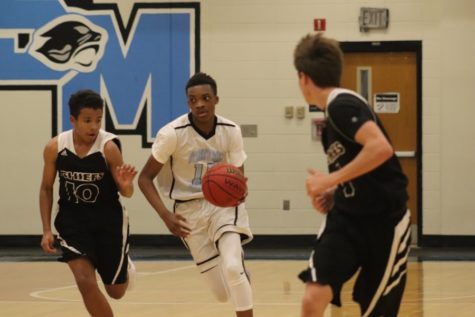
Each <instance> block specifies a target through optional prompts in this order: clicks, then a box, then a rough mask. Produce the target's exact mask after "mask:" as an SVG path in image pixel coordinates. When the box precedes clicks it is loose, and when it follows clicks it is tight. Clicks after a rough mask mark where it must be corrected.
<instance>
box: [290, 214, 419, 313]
mask: <svg viewBox="0 0 475 317" xmlns="http://www.w3.org/2000/svg"><path fill="white" fill-rule="evenodd" d="M402 214H403V216H402V218H401V217H400V216H398V219H396V220H391V219H386V220H371V221H358V222H355V221H353V219H348V218H345V217H344V216H341V215H339V214H338V213H337V212H331V213H329V214H328V215H327V217H326V220H325V222H324V223H323V224H322V229H323V230H322V231H321V233H320V234H319V236H318V237H317V240H316V241H315V245H314V249H313V251H312V253H311V255H310V259H309V266H308V268H307V269H306V270H304V271H303V272H301V273H300V274H299V278H300V279H301V280H302V281H303V282H305V283H319V284H322V285H329V286H330V287H331V288H332V292H333V299H332V303H333V304H335V305H337V306H341V298H340V293H341V288H342V286H343V284H344V283H345V282H346V281H348V280H349V279H350V278H351V277H352V276H353V275H354V274H355V273H356V272H357V271H358V270H360V271H359V274H358V277H357V279H356V282H355V286H354V289H353V299H354V300H355V301H356V302H357V303H358V304H359V306H360V308H361V316H364V317H376V316H377V317H380V316H383V317H395V316H397V313H398V311H399V306H400V302H401V299H402V294H403V291H404V287H405V282H406V272H407V258H408V254H409V248H410V242H411V240H410V213H409V211H407V212H402Z"/></svg>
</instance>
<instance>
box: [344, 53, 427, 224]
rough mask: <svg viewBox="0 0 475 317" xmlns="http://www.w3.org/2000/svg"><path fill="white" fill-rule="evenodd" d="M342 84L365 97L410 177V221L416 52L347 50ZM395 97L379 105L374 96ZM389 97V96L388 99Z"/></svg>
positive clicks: (414, 202) (414, 184)
mask: <svg viewBox="0 0 475 317" xmlns="http://www.w3.org/2000/svg"><path fill="white" fill-rule="evenodd" d="M342 87H344V88H348V89H352V90H355V91H358V92H359V93H360V94H362V95H363V96H364V97H366V98H367V99H368V102H369V103H370V105H371V107H373V109H374V110H375V111H376V112H377V114H378V116H379V118H380V119H381V121H382V122H383V125H384V127H385V129H386V131H387V132H388V134H389V138H390V139H391V142H392V144H393V146H394V149H395V151H396V154H397V155H398V157H399V159H400V162H401V165H402V168H403V170H404V172H405V174H406V175H407V177H408V178H409V186H408V192H409V202H408V206H409V209H410V210H411V223H413V224H417V215H418V212H419V211H418V210H417V208H418V200H419V199H420V197H418V177H417V175H418V171H417V168H418V164H417V163H418V162H417V159H418V156H417V155H416V153H417V152H416V150H417V140H418V138H417V122H418V120H417V119H418V118H417V115H418V111H417V60H416V53H415V52H351V53H349V52H346V53H345V64H344V69H343V75H342ZM385 96H390V97H391V98H392V97H394V99H392V100H391V101H389V103H388V104H389V106H387V107H384V106H383V107H381V105H382V103H381V102H375V98H379V99H378V100H379V101H381V98H384V97H385ZM391 98H390V99H391Z"/></svg>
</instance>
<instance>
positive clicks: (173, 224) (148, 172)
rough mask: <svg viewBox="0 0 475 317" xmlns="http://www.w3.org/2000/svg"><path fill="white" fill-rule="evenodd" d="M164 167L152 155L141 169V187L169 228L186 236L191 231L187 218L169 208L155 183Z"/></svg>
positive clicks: (181, 235) (179, 234)
mask: <svg viewBox="0 0 475 317" xmlns="http://www.w3.org/2000/svg"><path fill="white" fill-rule="evenodd" d="M162 167H163V164H162V163H160V162H158V161H157V160H156V159H155V158H154V157H153V155H150V157H149V158H148V160H147V162H146V163H145V165H144V167H143V168H142V170H141V171H140V174H139V179H138V183H139V188H140V190H141V191H142V193H143V194H144V196H145V198H146V199H147V201H148V202H149V203H150V205H152V207H153V209H154V210H155V212H156V213H157V214H158V215H159V216H160V218H162V220H163V221H164V222H165V225H166V226H167V228H168V230H170V232H171V233H173V234H174V235H176V236H178V237H186V236H187V235H188V234H189V233H190V231H191V230H190V228H189V227H188V226H187V225H186V219H185V218H184V217H182V216H180V215H177V214H174V213H172V212H170V211H169V210H168V209H167V207H166V206H165V204H164V203H163V200H162V198H161V197H160V194H159V193H158V190H157V187H156V186H155V184H154V180H155V177H157V175H158V173H159V172H160V170H161V169H162Z"/></svg>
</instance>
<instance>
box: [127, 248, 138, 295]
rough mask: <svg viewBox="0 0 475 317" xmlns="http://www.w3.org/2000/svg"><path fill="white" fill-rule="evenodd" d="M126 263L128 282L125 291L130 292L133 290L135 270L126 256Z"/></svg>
mask: <svg viewBox="0 0 475 317" xmlns="http://www.w3.org/2000/svg"><path fill="white" fill-rule="evenodd" d="M128 262H129V264H128V266H127V280H128V284H127V290H128V291H131V290H133V289H134V286H135V275H136V274H135V273H136V270H135V265H134V262H132V259H131V258H130V256H128Z"/></svg>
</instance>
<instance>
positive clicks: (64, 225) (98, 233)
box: [55, 203, 129, 285]
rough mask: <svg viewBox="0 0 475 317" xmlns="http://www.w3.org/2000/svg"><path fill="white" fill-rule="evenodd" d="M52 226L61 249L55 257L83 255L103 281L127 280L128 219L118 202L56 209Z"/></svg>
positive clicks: (61, 258) (120, 282) (119, 282)
mask: <svg viewBox="0 0 475 317" xmlns="http://www.w3.org/2000/svg"><path fill="white" fill-rule="evenodd" d="M80 212H82V213H80ZM55 227H56V230H57V231H58V240H59V243H60V246H61V250H62V256H61V257H60V258H59V261H61V262H69V261H71V260H74V259H77V258H79V257H82V256H85V257H87V258H88V259H90V261H91V262H92V263H93V265H94V266H95V268H96V269H97V272H98V273H99V275H100V276H101V279H102V281H103V283H104V284H106V285H111V284H122V283H125V282H126V281H127V265H128V251H129V250H128V249H129V241H128V236H129V220H128V216H127V212H126V210H125V208H123V207H122V206H121V205H120V203H119V204H118V205H117V206H115V208H113V209H111V207H110V206H109V208H107V209H88V210H87V211H85V210H72V209H66V208H63V209H60V211H59V212H58V214H57V216H56V218H55Z"/></svg>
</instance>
